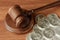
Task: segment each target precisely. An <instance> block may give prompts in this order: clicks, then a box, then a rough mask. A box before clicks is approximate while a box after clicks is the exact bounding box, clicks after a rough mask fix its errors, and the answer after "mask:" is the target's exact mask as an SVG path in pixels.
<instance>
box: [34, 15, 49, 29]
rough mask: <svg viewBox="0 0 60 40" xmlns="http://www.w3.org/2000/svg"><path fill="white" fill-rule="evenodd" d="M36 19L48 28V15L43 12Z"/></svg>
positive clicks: (39, 23) (40, 24) (42, 26)
mask: <svg viewBox="0 0 60 40" xmlns="http://www.w3.org/2000/svg"><path fill="white" fill-rule="evenodd" d="M35 21H36V22H37V24H38V25H39V26H40V27H41V28H46V27H48V25H49V21H48V19H47V17H46V16H45V15H43V14H40V15H37V16H36V18H35Z"/></svg>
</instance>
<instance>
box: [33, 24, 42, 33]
mask: <svg viewBox="0 0 60 40" xmlns="http://www.w3.org/2000/svg"><path fill="white" fill-rule="evenodd" d="M33 31H34V32H35V33H40V32H42V30H41V29H39V26H38V25H37V24H35V25H34V27H33Z"/></svg>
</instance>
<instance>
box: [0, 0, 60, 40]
mask: <svg viewBox="0 0 60 40" xmlns="http://www.w3.org/2000/svg"><path fill="white" fill-rule="evenodd" d="M54 1H56V0H0V40H26V36H27V34H23V35H18V34H14V33H11V32H9V31H7V29H6V28H5V24H4V20H5V16H6V14H7V12H8V9H9V8H10V7H11V6H13V5H15V4H18V5H21V7H22V8H24V9H28V10H30V9H34V8H38V7H41V6H44V5H46V4H49V3H52V2H54ZM38 13H43V14H49V13H57V14H58V15H59V14H60V6H57V7H54V8H51V9H48V10H45V11H40V12H38Z"/></svg>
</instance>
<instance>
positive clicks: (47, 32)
mask: <svg viewBox="0 0 60 40" xmlns="http://www.w3.org/2000/svg"><path fill="white" fill-rule="evenodd" d="M43 34H44V36H45V37H47V38H53V37H54V36H55V31H54V30H52V29H51V28H46V29H45V30H44V31H43Z"/></svg>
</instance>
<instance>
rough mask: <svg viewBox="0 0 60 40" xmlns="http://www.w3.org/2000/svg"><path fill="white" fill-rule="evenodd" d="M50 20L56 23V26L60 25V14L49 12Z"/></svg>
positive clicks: (53, 23)
mask: <svg viewBox="0 0 60 40" xmlns="http://www.w3.org/2000/svg"><path fill="white" fill-rule="evenodd" d="M47 18H48V20H49V22H50V23H51V24H52V25H54V26H56V25H57V26H60V19H59V18H58V16H57V15H56V14H49V15H48V16H47Z"/></svg>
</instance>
